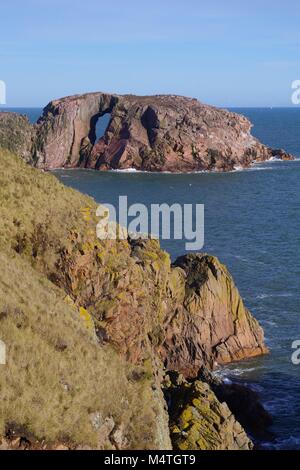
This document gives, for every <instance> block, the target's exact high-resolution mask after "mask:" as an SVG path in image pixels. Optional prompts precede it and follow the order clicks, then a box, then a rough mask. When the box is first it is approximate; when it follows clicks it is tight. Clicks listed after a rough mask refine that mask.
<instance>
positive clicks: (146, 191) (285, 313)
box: [13, 107, 300, 449]
mask: <svg viewBox="0 0 300 470" xmlns="http://www.w3.org/2000/svg"><path fill="white" fill-rule="evenodd" d="M13 110H14V111H16V112H20V113H22V114H27V115H28V117H29V119H30V120H31V121H32V122H35V121H36V120H37V118H38V117H39V115H40V114H41V109H29V108H28V109H25V108H14V109H13ZM231 110H232V111H235V112H238V113H240V114H243V115H245V116H247V117H248V118H249V119H250V120H251V122H252V123H253V130H252V133H253V135H255V136H256V137H258V138H259V139H260V140H261V141H262V142H263V143H265V144H267V145H269V146H272V147H274V148H284V149H285V150H286V151H288V152H290V153H292V154H293V155H294V156H295V157H296V160H295V161H289V162H280V161H276V160H273V161H269V162H265V163H261V164H258V165H255V166H254V167H253V168H251V169H247V170H238V169H237V170H236V171H233V172H230V173H222V174H220V173H193V174H167V173H166V174H161V173H141V172H133V171H132V172H116V171H113V172H97V171H93V170H56V171H54V172H53V173H54V174H55V175H56V176H57V178H59V179H60V180H61V181H62V182H63V183H64V184H66V185H68V186H71V187H73V188H76V189H77V190H79V191H81V192H84V193H86V194H89V195H91V196H93V197H94V198H95V199H96V200H97V201H98V202H99V203H100V202H101V203H110V204H114V205H117V204H118V198H119V196H122V195H126V196H127V197H128V203H129V204H132V203H143V204H145V205H146V206H147V207H149V206H150V204H153V203H158V204H160V203H168V204H173V203H180V204H189V203H191V204H196V203H198V204H204V206H205V230H204V233H205V243H204V247H203V249H202V251H204V252H207V253H211V254H213V255H216V256H218V257H219V259H220V260H221V261H222V262H223V263H225V264H226V265H227V267H228V268H229V270H230V272H231V273H232V275H233V277H234V280H235V282H236V284H237V286H238V288H239V290H240V293H241V295H242V297H243V298H244V300H245V303H246V305H247V307H248V308H249V309H250V311H251V312H252V313H253V314H254V315H255V317H256V318H257V319H258V320H259V322H260V323H261V325H262V326H263V328H264V331H265V336H266V342H267V345H268V347H269V349H270V354H269V355H267V356H264V357H260V358H255V359H251V360H247V361H243V362H239V363H236V364H231V365H230V366H229V367H226V368H223V369H220V370H219V371H217V374H218V375H220V376H222V377H223V378H225V379H226V380H227V381H234V382H239V383H244V384H248V385H249V387H251V388H253V389H254V390H256V391H257V393H258V394H259V396H260V398H261V401H262V402H263V404H264V406H265V408H266V409H267V410H268V411H269V412H270V413H271V414H272V416H273V419H274V424H273V425H272V428H271V431H272V432H273V433H274V438H273V439H271V440H269V441H266V442H261V443H260V444H261V446H262V447H263V448H264V449H300V364H299V365H296V364H294V363H293V362H292V354H293V352H295V350H294V349H293V348H292V345H293V343H294V342H295V341H297V340H299V341H300V288H299V280H300V107H295V108H231ZM106 125H107V121H106V122H103V123H102V127H103V128H102V129H101V123H100V131H99V132H100V134H99V135H98V137H100V135H101V132H102V134H103V132H104V130H105V126H106ZM97 132H98V131H97ZM161 245H162V247H163V248H164V249H165V250H167V251H168V252H169V253H170V254H171V256H172V259H176V257H177V256H179V255H182V254H183V253H185V251H186V249H185V241H184V240H168V241H166V240H161ZM299 357H300V355H299Z"/></svg>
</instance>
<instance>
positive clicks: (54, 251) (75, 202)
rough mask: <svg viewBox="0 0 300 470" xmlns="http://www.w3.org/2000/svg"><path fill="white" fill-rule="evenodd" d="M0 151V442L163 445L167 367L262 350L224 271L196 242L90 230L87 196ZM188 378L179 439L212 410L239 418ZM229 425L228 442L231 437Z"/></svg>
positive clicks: (92, 210)
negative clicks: (180, 250) (191, 250)
mask: <svg viewBox="0 0 300 470" xmlns="http://www.w3.org/2000/svg"><path fill="white" fill-rule="evenodd" d="M0 157H1V165H0V183H1V184H0V201H1V205H0V215H1V220H2V224H1V226H0V258H1V266H2V269H1V276H0V327H1V329H0V331H1V340H2V341H5V343H6V344H7V346H8V363H7V365H6V366H3V367H4V369H3V374H1V379H0V380H1V382H2V381H3V386H2V385H1V386H0V438H1V435H2V436H5V440H4V442H3V445H4V446H7V447H10V446H13V445H14V442H15V439H16V438H20V439H21V438H22V439H21V441H18V442H19V444H20V446H21V445H23V444H24V443H25V444H24V445H25V447H26V446H27V447H29V448H30V447H34V446H36V447H37V448H40V447H42V446H43V445H44V446H50V447H51V446H52V447H53V446H54V447H55V446H56V445H61V444H62V443H63V445H64V446H66V447H67V448H80V447H81V446H89V447H93V448H99V449H103V448H112V449H126V448H129V449H135V448H144V449H145V448H151V449H168V448H170V447H171V441H170V434H169V429H168V414H167V410H166V402H165V401H164V397H163V393H162V383H163V379H164V374H165V372H166V371H168V370H176V371H179V372H182V373H183V374H184V376H185V377H186V378H188V379H194V378H197V377H198V374H199V370H200V369H201V368H202V367H203V366H205V367H207V368H212V367H213V364H214V362H215V361H217V362H219V363H223V362H228V361H231V360H236V359H241V358H244V357H249V356H253V355H256V354H262V353H264V352H266V347H265V345H264V339H263V332H262V330H261V328H260V326H259V325H258V323H257V322H256V321H255V320H254V318H253V317H252V315H251V314H250V313H249V312H248V311H247V310H246V308H245V307H244V305H243V302H242V299H241V298H240V296H239V293H238V291H237V289H236V287H235V285H234V283H233V280H232V278H231V276H230V275H229V273H228V272H227V270H226V268H225V267H224V266H223V265H221V263H220V262H219V261H218V260H217V259H216V258H214V257H212V256H208V255H203V254H198V255H187V256H185V257H182V258H179V259H178V260H177V262H176V263H175V265H172V264H171V261H170V257H169V255H168V254H167V253H165V252H163V251H162V250H161V248H160V246H159V243H158V242H157V241H155V240H151V239H149V240H131V239H126V240H99V239H97V236H96V224H97V223H98V219H97V217H96V207H97V205H96V203H95V202H94V201H93V200H92V199H90V198H88V197H86V196H83V195H81V194H80V193H77V192H76V191H73V190H71V189H69V188H66V187H64V186H63V185H61V184H60V183H59V182H58V181H57V180H56V178H54V177H53V176H52V175H45V174H43V173H42V172H39V171H38V170H36V169H34V168H30V167H29V166H28V165H26V164H25V163H24V162H22V161H21V160H20V159H18V158H17V157H15V156H14V155H11V154H10V153H8V152H3V151H2V150H0ZM29 188H30V189H29ZM37 351H38V354H37ZM189 383H191V382H189ZM193 387H194V388H193V393H194V391H195V393H196V395H197V396H196V397H195V398H196V399H197V400H198V401H197V403H198V404H197V406H196V408H197V409H198V411H197V410H196V411H195V415H194V414H193V420H192V421H191V422H190V423H189V424H187V423H185V424H184V426H187V427H185V430H179V431H180V432H182V434H181V438H180V439H179V441H180V442H182V439H183V436H184V433H185V432H186V429H187V428H189V426H191V427H192V426H193V425H194V424H195V420H196V421H199V423H200V422H202V424H203V422H204V421H205V420H207V425H209V426H210V425H211V424H209V423H211V417H212V416H213V417H215V419H216V420H217V421H216V425H217V423H218V422H219V421H222V422H223V421H224V420H225V421H224V426H221V427H218V426H217V427H216V428H215V429H216V433H217V435H219V436H222V435H223V433H224V432H225V431H224V430H227V431H228V433H229V434H230V433H231V431H232V432H237V433H238V434H239V433H241V432H242V431H240V428H238V425H236V429H237V428H238V429H237V431H233V430H232V425H233V424H234V420H233V418H231V417H230V413H228V412H227V410H225V408H224V406H223V407H221V408H220V403H218V400H217V398H216V397H215V396H214V395H213V394H211V393H210V392H209V394H208V396H207V397H206V393H207V392H208V389H205V388H202V386H201V385H199V384H198V385H197V384H195V386H193ZM199 387H200V388H199ZM112 391H113V393H112ZM205 397H206V398H207V399H208V400H209V403H210V404H211V412H210V413H208V414H207V415H205V416H204V415H203V414H202V415H201V413H202V411H203V409H202V408H201V406H200V405H201V403H202V401H204V403H205V400H206V398H205ZM193 398H194V396H193ZM187 399H188V400H190V399H192V398H191V395H190V394H188V395H187ZM199 400H200V403H199ZM198 405H199V406H198ZM187 406H190V405H189V402H188V403H187ZM193 406H194V405H193ZM199 407H200V408H201V409H202V411H201V409H200V408H199ZM169 412H170V411H169ZM224 412H225V415H226V416H225V415H224ZM193 413H194V412H193ZM226 413H227V414H226ZM216 415H217V416H219V417H217V416H216ZM176 419H177V418H175V415H174V418H173V417H172V415H171V420H175V421H174V424H176V423H177V426H179V427H180V426H181V424H180V423H181V422H182V421H180V422H179V421H178V422H177V421H176ZM226 420H228V422H227V421H226ZM172 422H173V421H172ZM199 423H198V424H197V426H196V428H197V433H198V434H197V436H200V437H199V439H198V440H201V435H203V436H204V434H203V433H204V430H203V429H202V427H201V426H200V425H199ZM227 425H228V426H227ZM227 431H226V432H227ZM172 433H173V431H172ZM214 433H215V431H214ZM213 435H215V434H213ZM232 436H233V437H232V439H231V437H228V439H229V440H228V441H227V444H226V445H227V448H231V447H232V448H236V446H237V445H238V444H237V443H238V441H237V440H236V439H235V437H234V436H235V434H233V435H232ZM177 437H178V436H177ZM244 437H245V436H243V443H242V441H240V443H241V447H243V448H244V446H246V447H247V446H248V444H249V443H248V440H245V439H244ZM24 439H25V440H24ZM218 439H219V438H218ZM0 440H1V439H0ZM221 440H222V438H221ZM179 441H178V442H179ZM173 442H175V440H174V439H173ZM176 442H177V438H176ZM190 442H193V441H189V443H188V444H183V445H188V446H189V448H190V446H191V445H193V444H190ZM22 443H23V444H22ZM19 444H18V445H19ZM205 445H206V447H207V448H210V447H211V448H215V447H214V444H213V443H212V441H211V440H208V441H207V444H205ZM178 446H179V444H178ZM180 446H181V444H180ZM180 446H179V447H180ZM197 448H198V447H197Z"/></svg>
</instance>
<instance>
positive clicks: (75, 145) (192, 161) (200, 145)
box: [0, 93, 293, 172]
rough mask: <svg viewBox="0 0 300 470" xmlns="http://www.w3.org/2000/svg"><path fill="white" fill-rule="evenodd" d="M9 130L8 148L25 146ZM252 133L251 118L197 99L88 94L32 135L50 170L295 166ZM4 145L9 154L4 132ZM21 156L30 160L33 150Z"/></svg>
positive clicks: (56, 109)
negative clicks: (102, 128)
mask: <svg viewBox="0 0 300 470" xmlns="http://www.w3.org/2000/svg"><path fill="white" fill-rule="evenodd" d="M106 113H109V114H110V116H111V118H110V122H109V125H108V128H107V129H106V132H105V135H104V136H103V137H102V138H101V139H99V140H97V138H96V123H97V121H98V119H99V118H100V117H101V116H103V115H104V114H106ZM0 116H1V113H0ZM2 119H3V118H2ZM6 119H7V117H6ZM11 119H13V117H11ZM15 119H17V118H16V117H15ZM3 129H4V132H5V133H6V134H5V135H6V138H5V141H11V140H15V139H16V138H17V139H18V136H17V135H16V132H12V129H11V126H8V127H6V128H5V122H4V123H3ZM0 131H1V120H0ZM250 131H251V123H250V122H249V121H248V119H246V118H245V117H243V116H241V115H238V114H235V113H231V112H229V111H225V110H222V109H218V108H214V107H212V106H208V105H204V104H202V103H200V102H199V101H197V100H196V99H190V98H185V97H182V96H173V95H157V96H134V95H114V94H106V93H89V94H85V95H76V96H71V97H66V98H62V99H60V100H55V101H52V102H51V103H49V104H48V106H46V108H45V109H44V112H43V115H42V117H41V118H40V120H39V122H38V124H37V125H36V126H34V127H32V128H31V129H28V135H34V139H33V145H32V148H31V158H32V161H33V162H34V164H35V165H36V166H38V167H39V168H43V169H47V170H49V169H53V168H60V167H70V168H72V167H78V166H80V167H85V168H94V169H98V170H109V169H126V168H135V169H137V170H146V171H171V172H187V171H202V170H207V171H212V170H217V171H229V170H233V169H234V168H235V167H237V166H239V167H248V166H249V165H251V163H252V162H254V161H257V162H259V161H263V160H267V159H269V158H271V157H272V156H278V157H279V158H282V159H292V158H293V157H292V156H291V155H289V154H287V153H286V152H284V151H283V150H276V149H270V148H268V147H266V146H265V145H263V144H261V143H260V142H259V141H258V140H257V139H255V138H254V137H253V136H252V135H251V133H250ZM22 132H24V131H22ZM26 132H27V131H26ZM17 134H18V133H17ZM0 139H1V140H0V145H2V146H4V147H5V146H6V145H5V142H4V140H3V139H2V138H1V132H0ZM18 150H19V153H20V154H22V155H24V156H25V157H26V158H27V154H28V148H27V144H25V143H24V148H23V149H22V148H18Z"/></svg>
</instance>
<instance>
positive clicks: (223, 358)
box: [164, 254, 267, 377]
mask: <svg viewBox="0 0 300 470" xmlns="http://www.w3.org/2000/svg"><path fill="white" fill-rule="evenodd" d="M172 275H173V280H174V277H175V276H177V281H176V283H177V284H176V288H175V290H176V291H177V292H180V293H181V301H180V304H179V305H178V304H177V306H175V310H174V313H173V315H172V316H170V317H169V318H168V324H167V326H166V338H165V341H164V355H165V361H166V364H167V367H168V368H169V369H170V370H178V371H180V372H182V373H183V374H184V375H185V376H190V377H194V376H195V375H197V373H198V371H199V368H200V367H201V366H202V365H203V364H204V365H208V366H209V367H211V368H213V367H214V366H215V365H216V363H217V364H224V363H228V362H231V361H236V360H240V359H244V358H247V357H252V356H257V355H260V354H264V353H266V352H267V348H266V346H265V344H264V334H263V330H262V328H261V327H260V326H259V324H258V322H257V321H256V320H255V319H254V317H253V316H252V315H251V314H250V312H249V311H248V310H247V308H246V307H245V306H244V303H243V300H242V298H241V296H240V294H239V292H238V289H237V288H236V286H235V284H234V281H233V279H232V277H231V275H230V274H229V272H228V270H227V269H226V267H225V266H224V265H223V264H222V263H220V261H219V260H218V259H217V258H215V257H214V256H209V255H207V254H188V255H185V256H182V257H180V258H178V259H177V261H176V262H175V264H174V267H173V273H172ZM181 276H183V278H184V284H182V281H180V279H182V278H181ZM173 282H174V281H173ZM180 282H181V284H180ZM180 285H181V288H180V287H179V286H180Z"/></svg>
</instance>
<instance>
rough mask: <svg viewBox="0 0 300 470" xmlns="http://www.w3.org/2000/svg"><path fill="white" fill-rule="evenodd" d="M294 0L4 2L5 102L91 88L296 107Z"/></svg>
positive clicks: (299, 17) (0, 12)
mask: <svg viewBox="0 0 300 470" xmlns="http://www.w3.org/2000/svg"><path fill="white" fill-rule="evenodd" d="M299 21H300V2H299V1H295V0H286V1H283V0H272V1H271V0H251V1H250V0H240V1H237V0H226V1H225V0H206V1H201V0H180V1H177V0H172V1H171V0H159V1H157V0H150V1H147V2H146V1H142V0H139V1H137V0H127V1H125V0H123V1H119V0H106V1H103V0H98V1H96V0H81V1H78V0H43V1H41V0H26V1H22V2H21V1H20V0H1V3H0V44H1V49H0V80H4V81H5V82H6V86H7V105H8V106H44V105H45V104H46V103H47V102H48V101H50V100H51V99H54V98H58V97H61V96H65V95H70V94H74V93H81V92H87V91H110V92H116V93H135V94H156V93H176V94H180V95H187V96H192V97H196V98H198V99H200V100H201V101H203V102H206V103H209V104H215V105H219V106H291V98H290V97H291V82H292V81H293V80H296V79H300V28H299Z"/></svg>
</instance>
